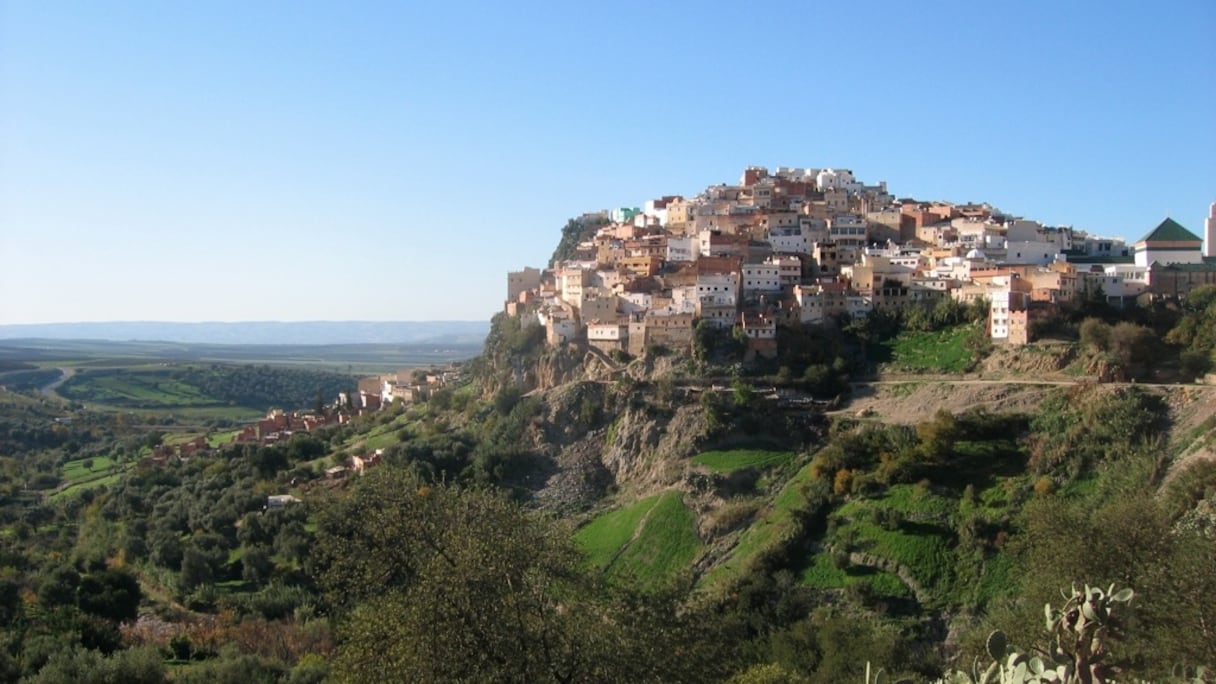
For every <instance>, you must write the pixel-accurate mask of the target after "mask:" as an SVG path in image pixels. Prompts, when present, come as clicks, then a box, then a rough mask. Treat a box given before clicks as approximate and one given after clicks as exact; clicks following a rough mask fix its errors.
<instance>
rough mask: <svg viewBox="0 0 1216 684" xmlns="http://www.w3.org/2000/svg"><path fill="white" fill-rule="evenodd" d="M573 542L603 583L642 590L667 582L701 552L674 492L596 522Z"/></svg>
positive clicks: (689, 519)
mask: <svg viewBox="0 0 1216 684" xmlns="http://www.w3.org/2000/svg"><path fill="white" fill-rule="evenodd" d="M577 539H578V541H579V543H580V545H581V546H582V547H583V548H584V550H586V551H587V552H588V555H589V556H590V557H591V560H592V562H593V563H594V564H595V565H596V566H598V567H601V568H603V569H604V572H605V574H607V576H608V577H609V578H611V579H613V580H615V581H619V582H625V583H628V584H630V585H631V586H635V587H639V588H642V589H657V588H659V587H662V586H664V585H666V584H668V583H670V582H672V581H673V580H675V579H676V578H677V577H679V575H680V573H682V572H684V571H685V570H687V569H688V568H689V567H691V565H692V562H693V561H694V560H695V559H696V557H697V554H698V553H700V551H701V541H700V539H699V538H698V537H697V533H696V516H695V515H694V514H693V512H692V511H690V510H689V509H688V508H687V507H686V506H685V505H684V501H683V494H682V493H680V492H677V491H670V492H666V493H664V494H661V495H658V496H653V497H650V498H649V499H645V500H643V501H640V502H638V503H636V504H634V505H633V506H630V507H628V508H624V509H621V510H618V511H613V512H612V513H608V514H606V515H604V516H601V517H600V518H599V519H597V520H596V521H594V522H592V523H591V524H590V525H588V526H587V527H584V528H583V530H582V531H580V533H579V535H578V537H577Z"/></svg>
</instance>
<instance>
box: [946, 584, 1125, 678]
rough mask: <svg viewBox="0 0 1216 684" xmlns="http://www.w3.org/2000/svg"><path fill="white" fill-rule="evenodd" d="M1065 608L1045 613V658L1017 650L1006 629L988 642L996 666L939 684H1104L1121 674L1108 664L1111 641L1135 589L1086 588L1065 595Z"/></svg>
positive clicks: (977, 666)
mask: <svg viewBox="0 0 1216 684" xmlns="http://www.w3.org/2000/svg"><path fill="white" fill-rule="evenodd" d="M1063 596H1064V599H1065V601H1064V604H1063V605H1062V606H1060V608H1059V609H1054V608H1052V607H1051V604H1047V605H1046V606H1044V608H1043V613H1044V617H1045V620H1046V625H1045V626H1046V628H1047V636H1048V648H1047V649H1046V650H1042V649H1040V654H1039V655H1027V654H1025V653H1020V652H1018V651H1016V650H1012V649H1011V648H1010V646H1009V638H1008V637H1007V636H1006V635H1005V633H1004V632H1002V631H1001V630H999V629H998V630H996V631H994V632H992V633H991V634H989V635H988V640H987V642H986V643H985V647H986V650H987V651H988V656H989V657H991V658H992V661H993V662H992V664H990V665H989V666H988V667H987V668H986V669H984V670H982V671H981V670H980V664H979V660H978V659H977V660H976V662H975V663H973V665H972V668H971V672H964V671H961V670H960V671H955V672H951V673H949V674H947V675H946V676H945V677H943V678H942V679H940V680H938V682H937V683H936V684H997V683H998V682H999V683H1000V684H1030V683H1034V684H1039V683H1042V682H1058V683H1060V684H1082V683H1084V684H1104V683H1105V682H1107V681H1109V677H1111V676H1112V675H1114V674H1117V673H1118V671H1119V670H1118V668H1117V667H1116V666H1115V665H1113V664H1109V663H1107V658H1108V653H1107V649H1106V639H1107V637H1108V636H1109V635H1110V634H1111V633H1112V631H1113V630H1116V629H1117V628H1118V621H1117V620H1116V619H1115V618H1114V616H1113V610H1114V608H1115V607H1116V605H1117V604H1120V603H1127V602H1129V601H1131V600H1132V598H1133V597H1134V596H1135V592H1133V591H1132V590H1131V589H1124V590H1122V591H1119V592H1116V591H1115V585H1113V584H1112V585H1110V587H1109V588H1108V589H1106V590H1105V591H1103V590H1102V589H1101V588H1099V587H1091V586H1089V585H1085V589H1084V590H1083V591H1080V590H1078V589H1077V588H1076V586H1073V587H1072V593H1071V594H1063Z"/></svg>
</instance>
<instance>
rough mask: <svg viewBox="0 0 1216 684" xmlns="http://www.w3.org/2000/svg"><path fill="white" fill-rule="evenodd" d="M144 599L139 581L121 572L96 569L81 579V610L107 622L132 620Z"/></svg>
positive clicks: (79, 594) (79, 596)
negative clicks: (141, 600)
mask: <svg viewBox="0 0 1216 684" xmlns="http://www.w3.org/2000/svg"><path fill="white" fill-rule="evenodd" d="M142 597H143V594H142V592H141V591H140V589H139V581H138V580H136V579H135V576H134V575H131V574H129V573H127V572H125V571H122V570H111V569H106V570H97V571H95V572H90V573H89V574H87V575H85V576H83V577H81V578H80V587H79V589H77V598H78V601H79V605H80V609H81V610H82V611H84V612H86V613H89V614H92V615H96V616H97V617H101V618H105V619H107V620H114V621H115V622H121V621H123V620H134V619H135V616H136V615H138V614H139V602H140V599H141V598H142Z"/></svg>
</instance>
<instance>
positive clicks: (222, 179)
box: [0, 0, 1216, 324]
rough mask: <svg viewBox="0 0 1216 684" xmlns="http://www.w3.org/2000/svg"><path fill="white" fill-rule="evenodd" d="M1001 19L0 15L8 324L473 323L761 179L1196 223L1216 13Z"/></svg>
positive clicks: (1043, 217)
mask: <svg viewBox="0 0 1216 684" xmlns="http://www.w3.org/2000/svg"><path fill="white" fill-rule="evenodd" d="M415 5H417V6H415ZM976 5H979V6H976ZM984 5H986V3H976V4H974V5H973V4H972V3H966V2H942V3H932V4H924V3H906V4H904V3H892V4H887V3H869V4H864V5H862V6H855V5H848V4H846V3H835V4H832V5H818V4H816V5H813V6H812V5H808V4H807V3H798V2H785V1H782V2H777V3H772V4H769V5H765V6H764V7H763V8H756V7H751V6H747V5H745V4H738V3H737V4H733V5H728V4H723V5H721V6H716V7H707V6H706V5H705V4H704V3H683V2H677V3H664V6H662V7H653V6H651V3H635V2H626V3H604V4H602V5H600V4H595V3H574V4H573V5H571V4H569V3H552V4H550V3H524V4H519V3H516V4H498V3H456V4H453V3H446V4H445V3H408V4H407V6H402V5H398V4H387V3H386V4H380V3H357V4H354V5H341V4H338V5H335V4H332V3H329V4H322V3H290V4H289V3H260V4H255V5H248V4H247V3H236V2H215V3H195V4H181V3H151V2H118V3H105V4H96V3H83V2H59V3H27V2H16V1H13V0H0V302H2V303H0V324H22V323H48V322H60V321H73V322H76V321H161V320H165V321H267V320H278V321H316V320H380V321H402V320H485V319H488V318H489V316H490V315H491V314H492V313H493V312H495V311H496V310H498V308H499V307H500V305H501V299H502V297H503V295H504V290H505V273H506V271H508V270H513V269H518V268H521V267H523V266H525V265H534V266H539V265H543V264H544V263H545V261H546V260H547V259H548V257H549V255H550V253H551V252H552V249H553V246H554V245H555V244H556V242H557V239H558V237H559V229H560V227H561V226H562V225H563V224H564V223H565V221H566V219H567V218H568V217H571V216H575V215H578V214H580V213H582V212H584V211H591V210H596V209H601V208H608V207H613V206H640V205H642V204H643V203H644V202H645V201H646V200H647V199H650V198H653V197H657V196H660V195H664V194H684V195H691V194H695V193H696V192H699V191H700V190H702V189H703V188H704V187H705V186H707V185H711V184H716V183H721V182H733V181H734V180H736V179H737V178H738V175H739V172H740V171H741V170H742V169H743V168H744V167H746V166H748V165H767V166H769V167H775V166H814V167H828V166H835V167H845V168H850V169H853V170H854V171H855V172H856V173H857V175H858V177H859V178H861V179H863V180H865V181H866V182H877V181H880V180H885V181H887V183H888V185H889V187H890V188H891V191H892V192H893V193H895V194H896V195H897V196H900V197H905V196H912V197H917V198H920V199H944V200H952V201H960V202H961V201H987V202H991V203H992V204H994V205H995V206H997V207H1000V208H1001V209H1002V210H1004V211H1007V212H1010V213H1013V214H1018V215H1023V216H1026V217H1028V218H1032V219H1036V220H1040V221H1043V222H1045V223H1049V224H1068V225H1073V226H1075V227H1077V228H1080V229H1084V230H1086V231H1089V232H1092V233H1098V234H1102V235H1111V236H1121V237H1124V238H1127V239H1129V240H1135V239H1136V238H1138V237H1139V236H1140V235H1141V234H1143V233H1144V232H1146V231H1147V230H1148V229H1150V228H1152V227H1153V226H1155V225H1156V224H1157V223H1158V222H1160V220H1161V219H1162V218H1163V216H1165V215H1166V214H1167V213H1168V214H1169V215H1170V216H1172V217H1173V218H1175V219H1176V220H1177V221H1179V222H1180V223H1182V224H1183V225H1185V226H1186V227H1188V228H1190V229H1191V230H1192V231H1193V232H1197V233H1198V232H1201V231H1202V224H1203V217H1204V216H1206V212H1207V207H1208V205H1209V203H1211V202H1212V201H1213V200H1216V164H1213V162H1212V160H1213V159H1216V126H1213V125H1212V116H1213V113H1214V112H1216V88H1213V85H1214V84H1216V44H1214V43H1213V41H1212V40H1211V36H1212V35H1213V33H1216V3H1212V2H1210V1H1209V0H1181V1H1179V2H1172V3H1167V4H1165V5H1153V4H1146V3H1133V2H1113V3H1102V4H1097V3H1089V2H1079V3H1058V2H1046V1H1039V0H1036V1H1034V2H1028V3H1016V4H1008V5H1001V6H992V7H989V6H984Z"/></svg>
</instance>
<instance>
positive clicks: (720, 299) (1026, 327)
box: [505, 166, 1216, 356]
mask: <svg viewBox="0 0 1216 684" xmlns="http://www.w3.org/2000/svg"><path fill="white" fill-rule="evenodd" d="M571 226H573V227H574V228H575V229H577V230H579V231H580V234H579V236H578V237H579V238H581V239H580V240H579V241H578V242H577V243H576V244H572V247H573V248H572V249H568V250H562V249H560V248H559V253H558V254H556V255H555V261H554V263H552V264H550V267H549V268H546V269H539V268H531V267H528V268H524V269H523V270H520V271H513V272H510V273H508V275H507V299H506V304H505V311H506V313H507V314H508V315H511V316H520V317H521V320H522V321H523V322H525V323H528V324H533V323H534V324H537V325H542V326H544V328H545V337H546V341H547V343H548V344H549V345H554V346H557V345H562V344H565V343H568V342H574V341H585V342H586V343H587V344H589V345H590V346H592V347H595V348H598V349H599V350H601V351H603V352H612V351H613V350H620V351H622V352H626V353H629V354H632V355H637V354H639V353H641V352H643V351H644V350H645V349H646V348H647V347H649V346H651V345H662V346H666V347H669V348H673V349H678V348H684V347H687V346H688V345H689V344H690V343H691V341H692V337H693V332H694V330H695V327H696V326H697V325H698V324H699V323H701V322H702V321H704V322H705V323H706V324H707V325H712V326H717V327H720V328H736V329H738V331H739V333H740V334H741V335H742V336H744V337H745V338H746V340H747V345H748V354H749V355H752V356H754V355H760V356H773V355H775V354H776V353H777V328H778V326H781V325H795V324H821V323H828V322H838V321H847V320H849V319H851V318H854V319H855V318H862V317H866V316H868V315H869V314H870V312H871V311H874V310H875V309H880V308H885V307H891V308H896V307H903V306H907V305H912V304H926V305H929V304H932V303H933V302H935V301H936V300H939V299H942V298H945V297H950V298H953V299H955V300H957V301H959V302H962V303H974V302H976V301H977V300H983V301H986V302H987V306H988V309H989V316H988V324H987V330H988V334H989V336H990V337H991V338H992V340H993V342H995V343H1003V344H1012V345H1021V344H1027V343H1028V342H1030V341H1032V339H1033V336H1034V329H1035V325H1034V323H1035V322H1036V321H1039V320H1045V319H1049V318H1050V317H1051V316H1052V315H1053V313H1054V312H1055V311H1056V310H1057V307H1059V306H1061V305H1064V304H1067V303H1070V302H1074V301H1078V300H1079V298H1086V297H1089V298H1094V297H1097V298H1101V299H1104V300H1105V301H1106V302H1108V303H1109V304H1111V305H1113V306H1117V307H1131V306H1137V305H1143V304H1145V303H1148V302H1151V301H1152V300H1153V299H1155V298H1161V297H1179V296H1185V295H1186V294H1187V293H1188V292H1189V291H1190V290H1191V289H1193V288H1195V287H1198V286H1200V285H1205V284H1212V283H1216V240H1214V237H1216V203H1214V204H1213V205H1212V206H1211V208H1210V211H1209V217H1208V219H1207V221H1206V225H1205V231H1204V235H1205V238H1206V240H1205V239H1204V238H1200V237H1199V236H1197V235H1195V234H1194V233H1192V232H1191V231H1190V230H1188V229H1187V228H1185V227H1184V226H1182V225H1180V224H1179V223H1178V222H1176V221H1174V220H1173V219H1170V218H1166V219H1165V220H1163V221H1162V222H1161V223H1160V224H1159V225H1157V226H1156V227H1152V228H1151V229H1149V230H1147V231H1146V233H1145V235H1144V237H1142V238H1141V239H1140V240H1138V241H1136V242H1135V243H1133V244H1127V242H1126V241H1125V240H1123V239H1122V238H1109V237H1099V236H1096V235H1090V234H1089V233H1087V232H1085V231H1081V230H1075V229H1073V228H1072V227H1070V226H1048V225H1043V224H1042V223H1039V222H1037V221H1034V220H1031V219H1026V218H1022V217H1018V216H1012V215H1009V214H1005V213H1003V212H1001V211H1000V210H998V209H997V208H995V207H993V206H991V205H989V204H986V203H978V204H977V203H966V204H953V203H950V202H942V201H934V202H925V201H919V200H915V199H911V198H897V197H896V196H895V195H893V194H892V193H891V192H889V191H888V189H887V185H886V183H885V182H880V183H878V184H877V185H867V184H865V183H863V182H861V181H859V180H858V179H857V178H856V177H855V176H854V174H853V172H852V171H850V170H847V169H830V168H828V169H811V168H788V167H779V168H777V169H776V170H774V171H769V170H768V169H767V168H764V167H759V166H754V167H749V168H747V169H746V170H745V171H744V172H743V174H742V177H741V178H740V179H739V182H738V183H736V184H733V185H726V184H722V185H715V186H710V187H708V188H706V189H705V190H704V191H703V192H701V193H700V194H698V195H697V196H695V197H691V198H685V197H680V196H664V197H660V198H657V199H652V200H649V201H647V202H646V203H645V204H644V206H643V207H640V208H638V207H621V208H616V209H612V210H608V211H601V212H596V213H590V214H584V215H583V216H581V217H580V218H579V219H577V220H575V221H573V222H572V224H571ZM571 226H568V227H567V230H569V229H570V228H571Z"/></svg>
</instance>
